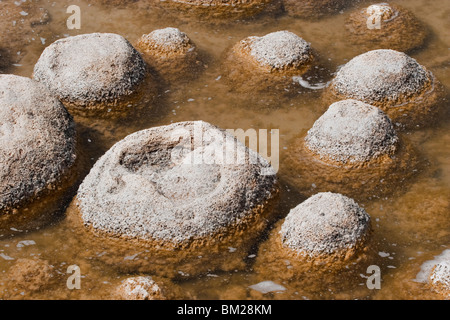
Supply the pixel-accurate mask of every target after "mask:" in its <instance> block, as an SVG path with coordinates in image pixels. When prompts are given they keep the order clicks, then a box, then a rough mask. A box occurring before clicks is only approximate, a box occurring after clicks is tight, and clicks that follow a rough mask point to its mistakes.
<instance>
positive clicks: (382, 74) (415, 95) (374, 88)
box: [325, 49, 443, 128]
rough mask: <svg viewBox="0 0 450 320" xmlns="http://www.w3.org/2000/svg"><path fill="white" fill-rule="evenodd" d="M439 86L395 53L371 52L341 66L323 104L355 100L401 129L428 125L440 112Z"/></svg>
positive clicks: (408, 59) (420, 68) (422, 69)
mask: <svg viewBox="0 0 450 320" xmlns="http://www.w3.org/2000/svg"><path fill="white" fill-rule="evenodd" d="M442 98H443V87H442V85H441V84H440V83H439V81H438V80H437V79H436V78H435V77H434V75H433V74H432V72H431V71H428V70H427V69H426V68H425V67H424V66H422V65H420V64H419V63H418V62H417V61H416V60H415V59H413V58H411V57H409V56H408V55H406V54H405V53H403V52H398V51H395V50H386V49H380V50H373V51H369V52H367V53H364V54H361V55H359V56H357V57H355V58H353V59H352V60H350V61H349V62H348V63H347V64H345V65H344V66H343V67H342V68H341V69H340V70H339V71H338V72H337V74H336V76H335V78H334V79H333V80H332V81H331V84H330V86H329V88H328V92H327V93H326V96H325V99H326V100H327V101H330V102H331V101H338V100H344V99H356V100H360V101H363V102H366V103H369V104H372V105H374V106H376V107H379V108H380V109H381V110H383V111H384V112H386V114H387V115H388V116H389V118H390V119H391V120H392V121H393V122H394V123H395V124H398V125H399V126H401V127H407V128H412V127H417V126H424V125H429V124H430V123H431V122H432V120H433V119H434V118H436V116H437V115H438V114H440V112H441V109H442V108H441V106H440V105H439V102H440V100H441V99H442Z"/></svg>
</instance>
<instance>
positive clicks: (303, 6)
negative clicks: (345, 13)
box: [283, 0, 351, 19]
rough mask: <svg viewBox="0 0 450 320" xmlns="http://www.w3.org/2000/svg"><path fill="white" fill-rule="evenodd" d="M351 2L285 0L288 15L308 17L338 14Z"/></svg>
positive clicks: (341, 0) (338, 0) (339, 0)
mask: <svg viewBox="0 0 450 320" xmlns="http://www.w3.org/2000/svg"><path fill="white" fill-rule="evenodd" d="M350 3H351V1H349V0H283V4H284V9H285V11H286V12H287V13H288V15H291V16H294V17H299V18H306V19H317V18H320V17H322V16H325V15H328V14H336V13H338V12H339V10H342V9H344V8H345V7H346V6H348V5H349V4H350Z"/></svg>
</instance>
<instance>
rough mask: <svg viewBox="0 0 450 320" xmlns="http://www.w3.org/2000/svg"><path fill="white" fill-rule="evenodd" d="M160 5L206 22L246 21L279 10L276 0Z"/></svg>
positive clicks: (191, 0) (176, 0) (181, 0)
mask: <svg viewBox="0 0 450 320" xmlns="http://www.w3.org/2000/svg"><path fill="white" fill-rule="evenodd" d="M160 5H161V6H163V7H164V8H167V9H169V10H173V11H177V12H179V13H182V14H183V15H190V16H194V17H196V18H197V19H200V20H206V21H211V20H217V19H219V20H237V19H246V18H251V17H254V16H257V15H259V14H262V13H264V12H271V11H272V10H275V9H278V8H280V5H279V1H278V0H168V1H164V2H161V3H160Z"/></svg>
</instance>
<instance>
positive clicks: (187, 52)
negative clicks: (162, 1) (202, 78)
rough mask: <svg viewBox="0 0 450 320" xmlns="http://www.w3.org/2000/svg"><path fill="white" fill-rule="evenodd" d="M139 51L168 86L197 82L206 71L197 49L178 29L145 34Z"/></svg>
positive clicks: (138, 48) (159, 30)
mask: <svg viewBox="0 0 450 320" xmlns="http://www.w3.org/2000/svg"><path fill="white" fill-rule="evenodd" d="M135 47H136V49H137V50H138V51H139V52H140V53H141V54H142V56H143V58H144V60H145V62H146V63H147V64H148V65H149V66H150V68H152V69H153V70H155V71H156V72H157V74H158V75H160V76H161V78H162V79H163V81H165V82H168V83H174V82H183V81H190V80H193V79H195V78H196V77H197V76H198V74H199V72H200V71H201V70H202V69H204V67H205V66H204V64H203V62H202V60H201V57H200V54H199V52H198V49H197V47H196V45H195V44H194V43H193V42H192V41H191V39H189V37H188V36H187V35H186V34H185V33H183V32H181V31H180V30H178V29H176V28H165V29H158V30H155V31H153V32H151V33H149V34H144V35H143V36H142V37H141V38H140V39H139V40H138V41H137V43H136V45H135Z"/></svg>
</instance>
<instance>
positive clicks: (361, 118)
mask: <svg viewBox="0 0 450 320" xmlns="http://www.w3.org/2000/svg"><path fill="white" fill-rule="evenodd" d="M398 140H399V139H398V136H397V133H396V132H395V129H394V126H393V125H392V122H391V120H390V119H389V118H388V117H387V116H386V114H385V113H384V112H383V111H381V110H380V109H378V108H377V107H374V106H372V105H369V104H367V103H364V102H361V101H357V100H353V99H348V100H343V101H339V102H336V103H334V104H332V105H331V106H330V107H329V108H328V110H327V111H326V112H325V113H324V114H323V115H322V116H321V117H320V118H319V119H318V120H317V121H316V122H315V123H314V125H313V127H312V128H311V129H310V130H309V131H308V134H307V136H306V138H305V145H306V147H307V148H308V149H309V150H310V151H312V152H313V153H315V154H317V155H318V156H319V157H320V158H321V159H326V160H331V161H336V162H340V163H357V162H369V161H372V160H374V159H376V158H378V157H380V156H382V155H386V154H388V155H392V154H394V153H395V152H396V151H397V145H398Z"/></svg>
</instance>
